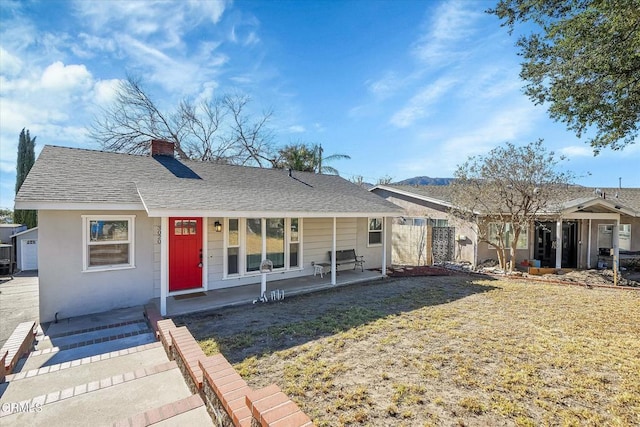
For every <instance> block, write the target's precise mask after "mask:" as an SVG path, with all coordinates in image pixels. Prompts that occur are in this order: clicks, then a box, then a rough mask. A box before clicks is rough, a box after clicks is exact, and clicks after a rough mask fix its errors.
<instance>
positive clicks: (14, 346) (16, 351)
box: [0, 322, 36, 382]
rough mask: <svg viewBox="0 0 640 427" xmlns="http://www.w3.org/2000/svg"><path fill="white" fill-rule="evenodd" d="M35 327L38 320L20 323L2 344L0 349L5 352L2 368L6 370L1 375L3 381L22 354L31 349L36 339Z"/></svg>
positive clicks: (2, 352)
mask: <svg viewBox="0 0 640 427" xmlns="http://www.w3.org/2000/svg"><path fill="white" fill-rule="evenodd" d="M35 327H36V322H22V323H20V324H19V325H18V326H16V328H15V329H14V331H13V332H12V333H11V335H10V336H9V339H8V340H7V341H6V342H5V343H4V345H3V346H2V349H1V350H0V354H4V356H3V357H2V362H3V363H2V370H3V371H4V372H3V373H2V375H0V377H1V378H2V381H4V377H5V375H7V374H10V373H12V372H13V369H14V368H15V367H16V364H17V363H18V360H20V358H21V357H22V355H24V354H26V353H28V352H29V351H31V348H32V347H33V342H34V341H35V339H36V334H35V332H34V329H35ZM2 381H0V382H2Z"/></svg>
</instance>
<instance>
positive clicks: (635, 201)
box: [384, 185, 640, 215]
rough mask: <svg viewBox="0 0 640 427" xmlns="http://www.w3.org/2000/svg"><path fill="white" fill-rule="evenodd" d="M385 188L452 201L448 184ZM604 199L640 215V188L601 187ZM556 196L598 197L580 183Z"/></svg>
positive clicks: (568, 200)
mask: <svg viewBox="0 0 640 427" xmlns="http://www.w3.org/2000/svg"><path fill="white" fill-rule="evenodd" d="M384 187H385V188H389V189H396V190H400V191H404V192H407V193H413V194H416V195H418V196H422V197H427V198H431V199H437V200H441V201H443V202H446V203H449V202H450V201H451V187H449V186H447V185H418V186H412V185H386V186H384ZM599 189H600V190H601V192H602V194H603V195H604V200H608V201H609V202H611V203H616V204H620V205H622V206H624V207H627V208H631V209H632V210H633V211H635V212H636V213H637V215H640V188H615V187H614V188H605V187H599ZM554 194H555V197H554V200H552V203H554V204H558V205H561V206H566V205H568V204H573V205H576V206H577V205H578V204H580V203H579V202H580V201H582V202H586V201H589V200H593V199H594V198H597V197H599V196H597V195H596V194H595V188H592V187H582V186H579V185H567V186H561V187H558V188H557V189H556V191H554Z"/></svg>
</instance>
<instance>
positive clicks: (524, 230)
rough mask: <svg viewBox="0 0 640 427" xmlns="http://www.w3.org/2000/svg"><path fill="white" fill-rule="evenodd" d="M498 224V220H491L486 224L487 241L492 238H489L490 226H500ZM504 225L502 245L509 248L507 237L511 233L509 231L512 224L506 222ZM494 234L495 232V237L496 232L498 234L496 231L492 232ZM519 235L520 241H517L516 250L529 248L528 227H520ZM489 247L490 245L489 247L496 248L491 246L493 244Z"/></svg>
mask: <svg viewBox="0 0 640 427" xmlns="http://www.w3.org/2000/svg"><path fill="white" fill-rule="evenodd" d="M500 224H501V223H500V222H498V221H491V222H490V223H489V225H488V226H487V240H489V241H491V240H492V239H491V236H492V233H491V228H492V227H496V228H497V227H499V226H500ZM505 225H506V227H505V236H503V237H504V239H505V242H504V247H505V248H510V247H511V240H510V239H509V237H510V236H511V235H512V233H511V232H510V230H511V227H512V224H509V223H507V224H505ZM494 234H495V235H496V237H497V234H498V233H497V232H496V233H494ZM523 236H524V237H523ZM519 237H520V240H521V241H520V242H518V246H516V250H526V249H529V228H528V227H521V229H520V236H519ZM490 247H491V248H493V249H496V248H495V247H493V246H490Z"/></svg>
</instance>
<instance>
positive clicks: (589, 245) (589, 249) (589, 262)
mask: <svg viewBox="0 0 640 427" xmlns="http://www.w3.org/2000/svg"><path fill="white" fill-rule="evenodd" d="M587 269H588V270H591V218H589V232H588V233H587Z"/></svg>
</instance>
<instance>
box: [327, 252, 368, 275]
mask: <svg viewBox="0 0 640 427" xmlns="http://www.w3.org/2000/svg"><path fill="white" fill-rule="evenodd" d="M329 260H331V251H329ZM342 264H353V269H354V270H355V269H356V267H360V270H361V271H364V256H362V255H360V256H358V255H356V250H355V249H344V250H341V251H336V268H337V267H338V266H340V265H342Z"/></svg>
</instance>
